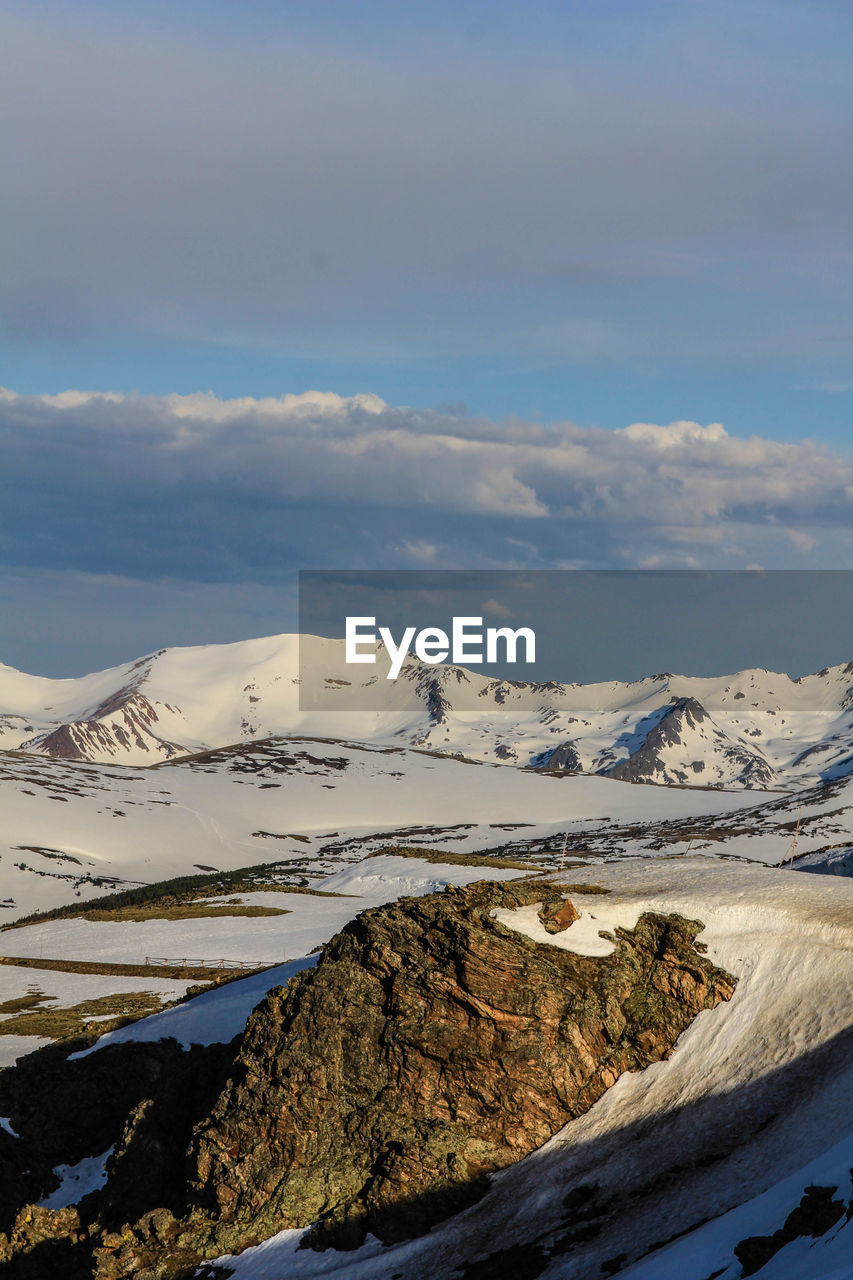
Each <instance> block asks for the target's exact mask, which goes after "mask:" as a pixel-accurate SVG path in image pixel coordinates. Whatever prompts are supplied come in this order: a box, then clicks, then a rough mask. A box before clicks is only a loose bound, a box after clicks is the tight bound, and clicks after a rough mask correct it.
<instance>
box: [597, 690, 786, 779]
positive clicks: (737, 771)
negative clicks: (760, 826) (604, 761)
mask: <svg viewBox="0 0 853 1280" xmlns="http://www.w3.org/2000/svg"><path fill="white" fill-rule="evenodd" d="M688 744H691V746H688ZM685 750H686V753H687V754H686V755H684V752H685ZM691 752H692V753H693V754H694V755H695V758H694V759H692V760H691V759H689V758H688V757H689V755H690V754H691ZM682 756H683V758H680V757H682ZM715 771H716V772H717V773H718V774H719V776H720V777H721V778H723V777H725V778H730V777H731V775H733V774H734V775H735V777H736V779H737V783H738V785H740V786H743V787H759V788H761V787H771V786H772V785H773V783H774V780H775V775H774V772H773V770H772V769H771V767H770V765H769V764H768V763H767V761H766V760H765V759H764V758H763V756H761V755H760V754H759V753H758V752H755V751H750V750H749V749H748V748H747V747H745V746H743V744H742V743H740V742H736V741H735V740H734V739H732V738H730V737H729V736H728V735H727V734H726V733H724V732H723V730H722V729H720V728H718V727H717V726H716V725H715V724H714V721H713V720H712V719H711V717H710V715H709V714H708V712H707V711H706V710H705V708H704V707H703V706H702V704H701V702H699V701H697V699H696V698H676V699H674V701H673V703H672V706H671V707H670V708H669V710H668V711H666V713H665V714H664V715H663V716H662V718H661V719H660V720H659V721H658V723H657V724H656V725H655V726H654V727H653V728H652V729H651V730H650V731H649V733H648V734H647V736H646V738H645V740H644V741H643V743H642V745H641V746H640V747H638V748H637V750H635V751H634V752H632V754H631V755H630V756H628V758H627V760H620V761H619V763H618V764H617V765H614V766H613V767H612V768H608V769H606V770H602V771H601V772H605V773H606V774H607V776H608V777H609V778H618V779H620V781H622V782H659V783H669V784H672V783H680V784H682V785H684V784H693V785H698V786H703V785H707V784H708V783H709V782H710V783H711V785H713V782H714V781H715V777H714V775H715Z"/></svg>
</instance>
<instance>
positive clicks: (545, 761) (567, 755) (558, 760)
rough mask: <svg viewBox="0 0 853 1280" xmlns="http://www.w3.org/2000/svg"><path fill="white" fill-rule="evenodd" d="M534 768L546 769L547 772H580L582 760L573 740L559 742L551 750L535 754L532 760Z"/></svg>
mask: <svg viewBox="0 0 853 1280" xmlns="http://www.w3.org/2000/svg"><path fill="white" fill-rule="evenodd" d="M532 763H533V767H534V769H547V770H548V771H549V772H552V773H558V772H563V771H565V772H567V773H581V772H582V771H583V761H582V760H581V757H580V752H579V751H578V749H577V747H576V746H575V744H574V743H573V742H561V743H560V745H559V746H558V747H555V748H554V750H553V751H547V752H545V754H544V755H541V756H537V757H536V759H535V760H534V761H533V762H532Z"/></svg>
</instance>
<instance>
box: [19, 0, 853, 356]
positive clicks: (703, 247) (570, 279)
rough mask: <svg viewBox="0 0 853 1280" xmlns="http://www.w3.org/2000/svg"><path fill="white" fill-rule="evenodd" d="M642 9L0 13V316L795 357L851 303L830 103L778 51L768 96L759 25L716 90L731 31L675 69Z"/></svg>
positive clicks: (29, 329)
mask: <svg viewBox="0 0 853 1280" xmlns="http://www.w3.org/2000/svg"><path fill="white" fill-rule="evenodd" d="M82 9H83V10H85V6H83V7H82ZM656 22H658V23H659V19H658V18H655V19H648V20H645V21H641V23H640V25H641V27H643V28H644V31H643V35H644V37H645V38H644V39H643V40H642V41H639V42H638V45H637V49H636V50H635V49H634V46H633V42H630V41H629V42H628V44H625V47H624V48H620V49H618V50H616V51H614V52H613V53H612V54H611V56H608V57H604V58H599V59H595V58H594V57H592V54H591V52H590V50H589V45H588V42H587V41H579V42H578V44H577V48H578V50H579V52H578V53H576V54H575V55H574V56H573V55H572V54H571V52H569V51H568V50H570V49H571V47H572V45H573V42H571V41H570V42H568V45H567V46H566V48H564V49H563V50H562V53H561V54H560V57H556V59H555V51H554V49H553V47H552V48H551V49H549V51H548V53H547V55H546V54H544V52H543V55H542V56H541V57H540V58H539V59H538V60H537V59H533V60H531V59H530V58H520V57H516V58H509V59H505V58H500V57H495V58H492V57H489V56H488V55H487V54H485V53H484V52H483V51H480V54H479V56H477V57H475V58H472V57H470V56H459V55H458V54H455V53H453V51H452V46H445V47H444V49H443V50H438V49H434V50H433V51H432V54H431V55H430V56H424V53H423V50H422V49H414V48H413V49H409V51H408V52H400V51H397V52H396V53H395V54H393V55H392V54H391V53H390V52H389V51H388V49H387V48H385V49H384V50H382V49H379V48H370V47H367V46H366V45H364V44H358V43H353V44H352V46H351V47H350V48H348V49H347V50H346V53H345V54H344V53H342V52H341V50H340V48H336V47H335V46H334V44H333V43H332V42H331V41H330V40H328V39H327V40H326V41H322V40H316V39H315V40H313V41H311V42H308V41H302V42H300V41H298V40H296V39H289V40H287V41H285V40H283V39H269V40H266V41H265V42H264V44H263V46H261V45H259V44H258V43H257V42H253V41H251V40H244V39H242V38H241V39H239V40H234V41H233V42H232V44H231V46H230V47H229V46H228V45H227V44H226V43H225V42H221V41H216V40H214V39H208V38H207V37H206V35H205V33H204V32H194V33H193V38H192V39H191V40H186V39H182V38H181V36H180V35H179V34H178V33H176V32H175V31H174V30H170V29H169V25H168V23H163V24H160V23H158V24H157V27H158V28H159V29H158V30H156V31H155V29H154V24H151V25H150V27H149V29H148V30H145V24H144V23H143V24H142V27H141V29H139V30H133V29H131V28H129V27H127V26H122V24H121V23H119V22H111V21H109V20H108V19H104V20H99V22H98V26H97V29H96V30H94V31H93V30H91V29H89V28H88V27H87V22H86V16H85V12H81V15H80V17H79V19H77V20H75V19H74V18H73V17H70V18H67V20H66V21H65V22H64V23H62V24H59V23H57V22H50V21H49V20H45V18H44V16H43V15H40V14H39V13H38V11H36V12H35V13H32V14H30V13H27V12H26V11H25V10H23V9H21V10H19V11H18V12H17V13H15V12H12V13H10V14H9V15H7V17H6V19H5V31H4V40H3V45H4V49H5V60H6V66H5V68H4V80H5V83H6V85H7V92H8V93H9V95H10V96H11V97H12V98H13V101H14V103H15V128H14V129H13V130H11V131H10V136H9V138H8V140H7V147H6V166H7V170H8V172H9V173H13V174H14V183H13V184H12V188H11V191H10V192H9V194H8V197H7V199H6V201H5V214H4V216H5V219H6V223H5V229H4V236H5V239H6V241H7V242H8V243H11V244H14V246H15V253H14V255H12V256H11V258H10V261H9V263H8V265H7V271H6V276H7V278H6V281H5V285H4V292H5V312H6V314H7V316H9V317H10V320H11V321H12V323H14V326H15V331H16V333H17V335H18V337H19V340H21V341H23V340H25V339H26V338H27V337H28V336H29V338H30V339H32V340H33V341H42V340H59V341H67V340H69V339H72V338H73V340H74V341H75V342H76V341H79V340H81V339H83V338H85V337H86V336H88V337H89V338H90V339H91V338H92V337H93V336H95V337H96V336H98V335H108V336H110V337H112V336H113V335H114V334H115V333H116V332H117V331H119V332H122V333H127V334H134V335H136V336H137V338H138V337H139V335H146V336H147V337H149V338H152V337H153V338H156V339H159V340H161V341H166V342H214V343H217V344H227V345H229V346H236V347H247V346H250V347H254V348H256V349H257V348H264V347H265V346H266V347H267V348H270V349H271V350H272V351H274V352H280V351H281V349H282V344H286V351H287V353H288V354H289V355H291V356H292V355H293V354H294V353H298V352H302V353H304V352H306V351H310V352H315V353H316V352H318V351H322V353H323V354H324V356H328V353H329V352H330V350H333V351H337V352H338V353H339V354H340V353H341V352H342V351H344V352H346V354H347V355H349V356H351V355H352V352H353V351H354V350H357V351H359V352H360V353H361V358H367V355H368V354H369V353H373V355H374V356H375V353H376V351H377V349H381V350H382V351H384V352H386V353H387V352H388V351H391V352H398V351H399V350H401V349H407V350H412V349H416V350H420V351H422V350H425V349H428V350H429V351H431V352H434V353H437V354H440V355H442V356H443V357H446V358H456V357H458V355H459V353H460V352H463V351H464V352H466V353H467V354H468V355H472V354H477V353H482V352H483V351H489V352H494V351H495V350H496V349H499V350H502V351H506V350H515V351H519V350H523V351H526V352H528V353H530V352H535V353H536V354H538V355H539V356H540V357H541V356H542V355H543V352H544V353H545V355H546V357H553V358H555V359H560V360H564V361H569V362H571V361H573V360H577V359H602V360H605V361H613V360H621V359H624V358H625V357H626V356H637V355H638V354H639V355H642V356H643V357H649V356H657V357H664V358H666V360H667V361H668V362H669V361H670V360H671V359H673V358H675V357H678V356H679V355H680V357H681V358H684V357H685V356H687V355H689V356H690V358H694V359H695V358H699V359H702V358H706V355H707V353H710V354H711V355H712V356H713V357H714V358H717V357H719V355H720V354H723V355H727V356H728V357H730V358H737V359H738V360H740V359H741V358H742V357H743V355H744V354H745V353H753V354H755V353H756V352H758V353H760V354H762V355H766V354H767V353H775V354H776V355H777V356H779V355H780V354H785V353H790V352H792V351H796V352H798V353H802V350H803V346H804V343H807V342H810V341H811V340H812V339H813V338H814V336H815V334H816V333H818V334H825V333H826V332H836V331H838V330H839V328H840V327H842V326H843V323H844V318H845V316H846V307H847V296H846V292H845V291H844V286H843V282H842V281H841V280H840V279H839V276H840V275H841V272H840V269H839V268H840V265H841V260H840V257H839V252H840V246H841V245H842V244H843V243H845V242H846V240H847V235H848V229H849V189H848V182H847V169H848V166H847V163H846V161H847V150H848V134H847V125H846V123H845V122H846V109H845V110H842V109H841V107H840V103H839V102H837V101H835V100H834V99H833V97H832V95H831V94H826V93H817V92H798V87H799V86H800V85H801V77H802V76H803V74H804V71H803V67H804V66H806V67H808V65H809V60H808V59H803V58H802V57H801V56H800V53H799V49H792V50H791V51H789V55H788V57H787V59H786V60H785V62H784V64H783V66H782V68H781V69H780V68H778V67H777V68H776V69H775V70H774V73H773V76H772V86H773V88H772V92H767V90H766V87H763V86H762V85H761V83H760V76H761V73H762V71H764V72H765V73H766V68H765V67H764V63H763V61H762V59H763V58H764V57H769V54H768V53H767V49H768V46H767V30H766V24H763V25H762V24H761V19H758V20H757V28H756V29H757V31H758V32H759V33H760V38H758V39H755V40H754V41H752V43H751V45H750V57H751V60H752V66H751V68H750V70H749V72H748V74H743V75H742V76H741V77H740V81H739V83H734V82H731V83H730V82H727V83H726V88H725V91H724V92H721V91H720V89H719V83H718V80H719V77H720V76H721V75H725V74H726V72H725V68H726V67H728V66H729V65H730V64H731V60H732V53H733V50H732V49H719V48H718V49H717V55H716V60H714V58H713V57H711V58H710V59H709V62H708V65H709V66H711V65H713V68H714V74H713V75H711V76H709V75H708V74H707V70H706V68H705V67H704V66H702V65H699V66H697V67H695V68H693V69H691V71H690V73H689V74H688V73H687V72H685V73H684V74H675V70H674V69H675V68H677V67H678V65H679V64H683V65H684V66H685V67H686V66H687V65H689V64H688V63H687V62H685V55H691V56H693V58H694V60H695V50H696V49H697V48H700V47H701V48H703V49H704V48H705V45H706V40H707V38H708V35H709V33H708V31H707V30H705V31H703V32H702V33H701V35H700V37H699V40H700V42H699V44H695V43H694V40H695V39H696V38H697V37H696V36H695V33H694V35H693V36H691V33H690V32H689V31H688V33H687V36H686V42H685V44H684V46H683V47H682V48H681V50H680V51H679V50H677V49H673V50H672V59H671V61H670V62H669V63H668V62H667V58H666V57H665V56H662V55H661V47H659V46H658V44H657V41H658V40H660V39H661V37H662V34H663V32H662V30H659V31H657V32H655V23H656ZM620 25H621V24H620ZM709 25H713V24H709ZM804 25H808V24H807V23H804ZM241 36H242V32H241ZM717 39H719V32H718V33H717ZM622 43H623V42H622V41H617V44H622ZM735 43H736V42H735ZM629 44H630V46H631V50H632V52H631V55H630V56H628V55H627V53H626V49H627V48H628V45H629ZM584 50H586V51H587V53H586V58H587V61H585V59H584ZM827 50H828V43H827V48H824V50H823V55H822V57H818V56H817V53H815V57H814V68H815V69H814V76H815V77H816V78H817V77H818V76H819V71H820V68H821V67H822V66H823V65H824V63H825V60H826V57H827V56H828V53H827ZM741 52H742V51H741ZM561 59H562V60H561ZM566 60H567V61H566ZM812 87H813V86H812V85H811V84H810V88H812ZM837 97H840V95H837ZM844 105H845V108H846V104H844ZM780 276H782V277H783V278H784V279H785V281H786V300H789V301H788V304H787V305H786V306H785V307H783V308H780V307H779V296H778V281H779V278H780ZM799 304H801V305H799ZM22 335H23V336H22ZM703 353H705V356H703Z"/></svg>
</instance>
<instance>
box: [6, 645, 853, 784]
mask: <svg viewBox="0 0 853 1280" xmlns="http://www.w3.org/2000/svg"><path fill="white" fill-rule="evenodd" d="M343 656H344V655H343V642H342V641H337V640H327V639H321V638H319V637H314V636H302V637H299V636H296V635H281V636H271V637H266V638H262V639H256V640H247V641H241V642H238V643H235V644H228V645H204V646H198V647H193V648H171V649H161V650H159V651H157V652H156V653H153V654H149V655H147V656H146V657H143V658H139V659H137V660H135V661H133V662H129V663H126V664H123V665H121V666H118V667H113V668H110V669H108V670H106V671H100V672H97V673H95V674H92V675H87V676H83V677H80V678H77V679H66V680H55V679H47V678H44V677H39V676H31V675H26V674H24V673H23V672H20V671H17V670H15V669H14V668H12V667H8V666H4V665H2V664H0V747H2V748H3V749H5V750H10V749H13V750H20V751H25V752H27V753H35V754H39V755H45V756H51V757H54V758H58V759H65V760H87V761H92V762H99V763H114V764H121V765H152V764H156V763H158V762H160V761H166V760H175V759H177V758H180V757H182V756H186V755H192V754H197V753H199V752H202V751H209V750H212V749H217V748H221V747H225V746H231V745H234V744H237V743H248V742H252V741H259V740H262V739H267V738H271V737H279V736H290V735H299V736H312V735H313V736H318V737H323V738H341V739H345V740H348V741H359V742H370V743H373V744H377V745H382V744H384V745H389V746H390V745H393V746H409V747H418V748H422V749H427V750H432V751H438V752H441V753H442V754H447V755H455V756H463V757H465V758H466V759H470V760H478V761H484V762H485V761H489V762H501V763H505V764H512V765H516V766H520V767H525V768H532V769H538V770H545V771H550V772H572V773H588V774H599V775H602V776H606V777H610V778H613V779H618V780H621V781H628V782H652V783H660V784H666V785H682V786H685V785H686V786H698V787H712V788H749V789H758V790H774V789H784V790H789V789H791V788H800V787H809V786H813V785H814V784H815V783H818V782H821V781H831V780H833V779H837V778H841V777H844V776H846V775H848V774H850V773H851V772H853V662H850V663H847V664H846V665H843V664H842V665H837V666H833V667H826V668H824V669H823V670H822V671H819V672H817V673H815V674H812V675H805V676H800V677H796V678H791V677H790V676H788V675H785V674H781V673H777V672H772V671H766V670H764V669H749V670H745V671H739V672H737V673H735V674H733V675H728V676H718V677H711V678H707V677H689V676H681V675H673V674H671V673H663V674H657V675H649V676H647V677H645V678H643V679H639V680H635V681H631V682H620V681H609V682H605V683H598V684H563V683H559V682H557V681H550V682H548V683H547V684H538V685H533V684H529V683H524V682H515V681H509V680H496V679H493V678H490V677H488V676H484V675H480V674H478V673H476V672H473V671H470V670H467V669H465V668H463V667H458V666H452V665H449V664H448V665H443V666H430V665H427V664H425V663H422V662H420V661H419V660H418V659H416V658H414V657H409V658H408V659H407V660H406V663H405V664H404V666H403V669H402V671H401V673H400V676H399V678H398V679H397V680H396V681H393V682H392V681H389V682H387V684H385V683H383V682H382V681H377V679H376V677H375V676H371V677H369V678H367V677H365V679H364V680H363V681H362V682H361V684H360V685H359V684H358V683H357V682H355V681H353V679H352V668H346V667H345V666H344V661H343ZM371 670H372V669H371ZM344 677H347V678H344ZM306 685H307V686H312V687H313V688H316V689H318V690H321V691H322V709H318V708H317V706H316V705H312V699H311V698H306V697H305V692H306ZM368 686H372V688H371V689H370V697H371V703H370V706H371V709H364V707H362V709H353V706H354V705H357V704H359V702H360V698H359V695H360V694H361V692H362V691H366V690H367V689H368ZM300 693H301V694H302V703H303V706H304V705H308V707H309V709H308V710H305V709H300ZM354 695H355V696H354ZM313 702H316V700H313Z"/></svg>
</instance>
